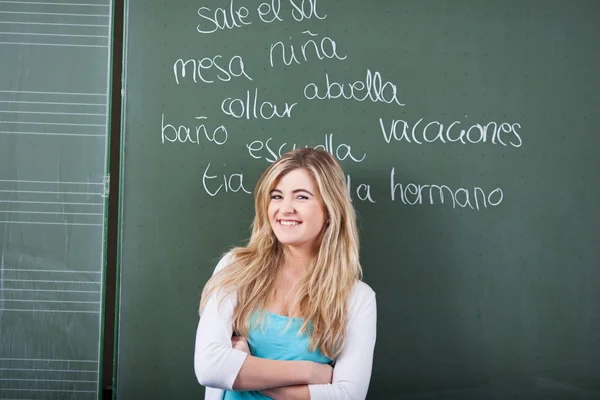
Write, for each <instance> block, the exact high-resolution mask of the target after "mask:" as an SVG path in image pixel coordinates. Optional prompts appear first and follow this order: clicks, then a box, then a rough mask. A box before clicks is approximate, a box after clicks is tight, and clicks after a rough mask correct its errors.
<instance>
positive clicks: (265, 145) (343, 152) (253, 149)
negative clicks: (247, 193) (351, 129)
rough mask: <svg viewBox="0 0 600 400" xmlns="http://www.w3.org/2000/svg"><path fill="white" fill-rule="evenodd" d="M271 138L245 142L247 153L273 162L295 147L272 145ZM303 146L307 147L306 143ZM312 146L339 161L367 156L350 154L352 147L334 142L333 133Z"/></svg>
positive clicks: (291, 145)
mask: <svg viewBox="0 0 600 400" xmlns="http://www.w3.org/2000/svg"><path fill="white" fill-rule="evenodd" d="M271 140H273V138H268V139H267V140H266V141H264V142H263V141H262V140H255V141H253V142H252V143H250V144H247V145H246V147H247V148H248V153H249V154H250V156H251V157H252V158H254V159H257V160H260V159H262V158H264V159H265V160H266V161H267V162H269V163H274V162H275V161H277V159H279V158H280V157H281V156H282V155H283V154H285V153H287V152H288V151H292V150H294V149H295V148H296V144H295V143H293V144H288V143H283V144H282V145H280V146H279V147H277V146H272V144H271ZM304 147H308V145H306V146H304ZM313 147H314V148H315V149H323V150H325V151H327V152H329V153H330V154H331V155H333V156H335V157H336V158H337V159H338V160H340V161H344V160H345V159H347V158H349V159H350V160H352V161H354V162H356V163H360V162H362V161H364V159H365V158H366V157H367V155H366V154H365V153H363V154H362V157H360V158H359V157H356V155H355V154H352V147H351V146H349V145H347V144H345V143H340V144H334V141H333V133H330V134H328V135H325V143H324V144H319V145H317V146H313ZM265 153H266V154H265Z"/></svg>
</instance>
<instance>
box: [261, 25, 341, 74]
mask: <svg viewBox="0 0 600 400" xmlns="http://www.w3.org/2000/svg"><path fill="white" fill-rule="evenodd" d="M302 34H303V35H309V36H312V37H316V36H318V34H316V33H311V32H310V31H304V32H302ZM289 40H292V37H291V36H290V37H289ZM317 41H318V44H317V42H316V41H314V40H313V39H308V40H306V42H304V44H302V45H301V46H300V48H299V50H297V49H295V48H294V46H293V45H292V44H289V45H288V50H286V45H285V44H284V43H283V42H282V41H279V42H275V43H273V44H271V49H270V50H269V63H270V65H271V67H273V66H274V65H275V64H274V62H273V56H275V58H276V59H277V57H278V56H281V57H280V58H281V62H282V63H283V64H285V65H288V66H289V65H291V64H292V63H296V64H300V63H301V62H303V61H304V62H306V61H308V60H309V58H310V57H311V56H312V57H316V58H318V59H319V60H322V59H324V58H328V59H333V58H337V59H338V60H345V59H346V58H347V57H348V56H340V55H339V54H338V53H337V44H336V43H335V40H333V39H331V38H330V37H328V36H324V37H322V38H321V39H320V40H319V39H317ZM296 54H301V56H298V57H297V56H296ZM298 58H300V59H298Z"/></svg>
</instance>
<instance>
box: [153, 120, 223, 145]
mask: <svg viewBox="0 0 600 400" xmlns="http://www.w3.org/2000/svg"><path fill="white" fill-rule="evenodd" d="M194 118H195V119H196V120H199V121H204V120H206V119H207V118H206V117H204V116H201V117H194ZM161 125H162V129H161V139H162V141H161V143H163V144H164V143H165V141H166V142H168V143H191V144H200V140H201V137H202V136H204V137H205V138H206V140H208V141H209V142H212V143H215V144H217V145H219V146H220V145H223V144H225V143H226V142H227V138H228V133H227V128H225V126H223V125H219V126H217V127H216V128H215V129H213V130H212V131H211V130H210V129H207V128H206V125H205V124H204V122H202V123H201V124H200V125H195V126H194V127H192V128H190V127H188V126H185V125H179V127H177V128H176V127H175V126H174V125H171V124H165V114H164V113H163V114H162V116H161Z"/></svg>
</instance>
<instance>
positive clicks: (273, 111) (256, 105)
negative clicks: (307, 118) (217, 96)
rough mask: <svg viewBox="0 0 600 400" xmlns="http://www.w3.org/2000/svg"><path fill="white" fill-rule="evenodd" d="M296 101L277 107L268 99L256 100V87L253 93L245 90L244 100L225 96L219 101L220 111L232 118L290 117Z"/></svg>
mask: <svg viewBox="0 0 600 400" xmlns="http://www.w3.org/2000/svg"><path fill="white" fill-rule="evenodd" d="M296 104H298V103H292V104H291V105H289V104H288V103H285V106H284V107H283V108H278V107H277V105H274V104H272V103H271V102H268V101H259V100H258V89H254V93H253V95H251V94H250V90H246V101H244V100H242V99H232V98H231V97H227V98H226V99H225V100H223V101H222V102H221V111H223V113H224V114H225V115H229V116H231V117H234V118H246V119H251V118H255V119H258V118H262V119H267V120H269V119H271V118H273V117H277V118H285V117H287V118H290V117H291V116H292V115H291V114H292V108H294V106H295V105H296Z"/></svg>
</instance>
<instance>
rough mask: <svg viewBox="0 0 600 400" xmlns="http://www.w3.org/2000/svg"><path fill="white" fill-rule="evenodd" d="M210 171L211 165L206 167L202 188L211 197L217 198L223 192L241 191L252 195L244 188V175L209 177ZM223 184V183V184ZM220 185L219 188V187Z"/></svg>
mask: <svg viewBox="0 0 600 400" xmlns="http://www.w3.org/2000/svg"><path fill="white" fill-rule="evenodd" d="M209 169H210V163H209V164H208V165H207V166H206V169H205V170H204V173H203V174H202V187H204V191H205V192H206V193H207V194H208V195H209V196H212V197H214V196H216V195H217V194H219V192H220V191H221V190H223V191H224V192H233V193H237V192H239V191H240V190H241V191H242V192H245V193H248V194H251V193H250V192H249V191H248V190H246V188H245V187H244V175H243V174H231V175H227V174H223V175H221V176H217V175H209V173H208V170H209ZM221 182H222V183H221ZM217 185H218V186H217Z"/></svg>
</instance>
